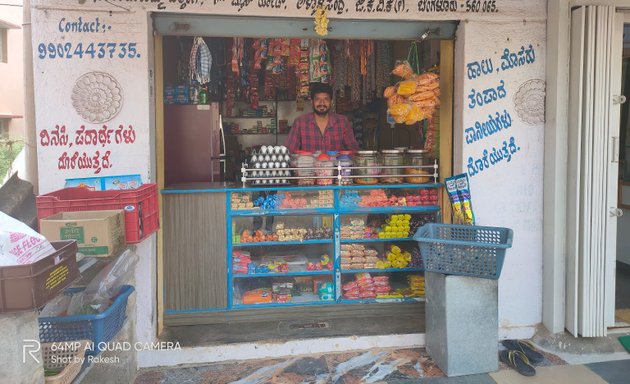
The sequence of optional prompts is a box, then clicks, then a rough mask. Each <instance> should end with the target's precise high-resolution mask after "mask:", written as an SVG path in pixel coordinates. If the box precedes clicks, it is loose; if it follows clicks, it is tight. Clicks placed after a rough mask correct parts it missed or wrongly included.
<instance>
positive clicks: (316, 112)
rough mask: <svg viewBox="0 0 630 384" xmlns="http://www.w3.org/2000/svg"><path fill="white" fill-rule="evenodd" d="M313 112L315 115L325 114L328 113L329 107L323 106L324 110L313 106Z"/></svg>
mask: <svg viewBox="0 0 630 384" xmlns="http://www.w3.org/2000/svg"><path fill="white" fill-rule="evenodd" d="M313 112H314V113H315V114H316V115H317V116H326V115H327V114H328V112H330V107H328V108H325V109H324V110H319V109H318V108H313Z"/></svg>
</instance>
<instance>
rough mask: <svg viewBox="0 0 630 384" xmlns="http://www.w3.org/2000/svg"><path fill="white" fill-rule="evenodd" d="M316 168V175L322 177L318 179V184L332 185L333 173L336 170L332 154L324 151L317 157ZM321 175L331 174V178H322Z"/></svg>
mask: <svg viewBox="0 0 630 384" xmlns="http://www.w3.org/2000/svg"><path fill="white" fill-rule="evenodd" d="M315 166H316V168H317V169H316V170H315V175H316V176H319V177H320V178H318V179H317V181H316V182H317V185H331V184H332V175H333V172H334V169H333V161H332V160H331V158H330V156H328V154H326V153H322V154H320V155H319V156H318V157H317V162H316V163H315ZM321 176H329V177H330V178H321Z"/></svg>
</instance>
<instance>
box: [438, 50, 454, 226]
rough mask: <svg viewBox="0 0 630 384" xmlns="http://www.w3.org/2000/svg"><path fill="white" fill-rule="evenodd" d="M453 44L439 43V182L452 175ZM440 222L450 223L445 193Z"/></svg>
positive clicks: (447, 200)
mask: <svg viewBox="0 0 630 384" xmlns="http://www.w3.org/2000/svg"><path fill="white" fill-rule="evenodd" d="M454 61H455V42H454V41H453V40H442V41H441V42H440V168H439V170H438V172H439V175H440V182H442V183H443V182H444V179H445V178H447V177H449V176H452V175H453V83H454V79H455V78H454V69H453V66H454ZM440 208H441V210H442V221H443V222H444V223H450V222H451V203H450V201H449V199H448V194H447V193H442V201H441V204H440Z"/></svg>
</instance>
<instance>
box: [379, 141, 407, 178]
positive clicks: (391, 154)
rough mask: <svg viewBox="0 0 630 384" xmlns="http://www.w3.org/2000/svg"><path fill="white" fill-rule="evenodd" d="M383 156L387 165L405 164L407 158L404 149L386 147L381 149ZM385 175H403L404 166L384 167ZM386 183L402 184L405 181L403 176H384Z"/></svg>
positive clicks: (384, 163)
mask: <svg viewBox="0 0 630 384" xmlns="http://www.w3.org/2000/svg"><path fill="white" fill-rule="evenodd" d="M381 158H382V161H383V165H385V166H403V165H405V158H404V156H403V153H402V151H399V150H396V149H384V150H382V151H381ZM382 173H383V175H402V168H383V172H382ZM381 180H382V181H383V182H384V183H388V184H400V183H402V182H403V177H402V176H392V177H383V178H382V179H381Z"/></svg>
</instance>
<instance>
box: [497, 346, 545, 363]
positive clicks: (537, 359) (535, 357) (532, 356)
mask: <svg viewBox="0 0 630 384" xmlns="http://www.w3.org/2000/svg"><path fill="white" fill-rule="evenodd" d="M501 344H503V346H504V347H505V348H507V349H511V350H513V351H519V352H523V353H524V354H525V356H527V359H528V360H529V362H530V363H532V364H538V363H541V362H542V361H543V360H545V356H543V354H542V353H540V352H539V351H538V349H536V346H534V343H532V342H531V341H529V340H503V341H502V342H501Z"/></svg>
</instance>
